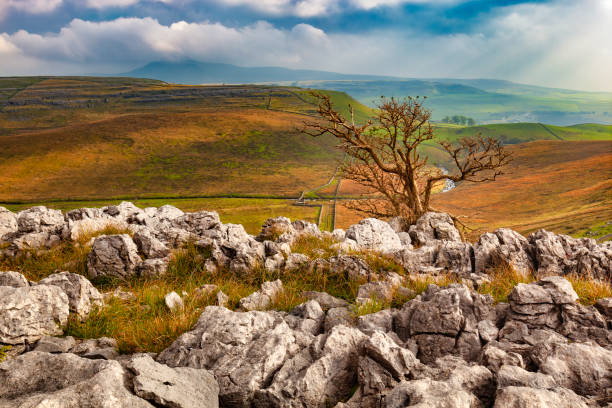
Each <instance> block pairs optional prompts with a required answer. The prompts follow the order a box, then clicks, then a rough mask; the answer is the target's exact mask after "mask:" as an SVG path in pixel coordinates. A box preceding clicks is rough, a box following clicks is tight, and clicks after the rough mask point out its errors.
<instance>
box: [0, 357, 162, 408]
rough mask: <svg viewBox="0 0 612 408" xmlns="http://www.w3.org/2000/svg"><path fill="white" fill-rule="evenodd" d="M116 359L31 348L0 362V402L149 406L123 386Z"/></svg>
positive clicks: (10, 406) (13, 406) (65, 407)
mask: <svg viewBox="0 0 612 408" xmlns="http://www.w3.org/2000/svg"><path fill="white" fill-rule="evenodd" d="M125 383H126V373H125V371H124V369H123V368H122V367H121V365H120V364H119V363H118V362H116V361H107V360H90V359H86V358H81V357H79V356H77V355H75V354H72V353H62V354H49V353H44V352H39V351H32V352H29V353H25V354H22V355H20V356H18V357H16V358H14V359H11V360H8V361H5V362H3V363H0V406H2V407H7V408H17V407H20V408H35V407H62V408H80V407H111V406H112V407H117V408H152V407H153V405H151V404H149V403H148V402H147V401H145V400H143V399H141V398H138V397H137V396H135V395H134V394H132V393H131V392H130V391H129V390H128V389H127V388H126V385H125Z"/></svg>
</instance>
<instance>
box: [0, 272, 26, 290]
mask: <svg viewBox="0 0 612 408" xmlns="http://www.w3.org/2000/svg"><path fill="white" fill-rule="evenodd" d="M0 286H12V287H14V288H22V287H25V286H29V283H28V280H27V279H26V278H25V276H23V275H22V274H20V273H19V272H13V271H8V272H0Z"/></svg>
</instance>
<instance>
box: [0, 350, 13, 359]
mask: <svg viewBox="0 0 612 408" xmlns="http://www.w3.org/2000/svg"><path fill="white" fill-rule="evenodd" d="M11 348H12V347H11V346H0V363H1V362H3V361H4V359H5V358H6V354H7V353H8V352H9V351H10V349H11Z"/></svg>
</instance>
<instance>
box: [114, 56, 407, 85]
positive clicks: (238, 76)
mask: <svg viewBox="0 0 612 408" xmlns="http://www.w3.org/2000/svg"><path fill="white" fill-rule="evenodd" d="M120 76H128V77H138V78H150V79H159V80H162V81H166V82H173V83H179V84H212V83H225V84H246V83H256V82H276V83H278V82H292V81H338V80H353V81H367V80H385V79H386V80H396V79H400V78H397V77H390V76H379V75H351V74H339V73H337V72H328V71H314V70H307V69H289V68H281V67H240V66H237V65H231V64H221V63H216V62H200V61H194V60H185V61H178V62H172V61H154V62H150V63H148V64H147V65H145V66H143V67H140V68H137V69H134V70H132V71H129V72H126V73H123V74H120Z"/></svg>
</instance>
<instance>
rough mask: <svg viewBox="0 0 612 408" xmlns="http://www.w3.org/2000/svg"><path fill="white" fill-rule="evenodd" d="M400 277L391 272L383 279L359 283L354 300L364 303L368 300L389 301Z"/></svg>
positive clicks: (399, 281) (398, 283)
mask: <svg viewBox="0 0 612 408" xmlns="http://www.w3.org/2000/svg"><path fill="white" fill-rule="evenodd" d="M402 280H403V279H402V277H401V276H400V275H398V274H396V273H391V274H389V275H388V276H386V277H385V279H384V280H380V281H376V282H368V283H364V284H363V285H360V286H359V288H358V289H357V297H356V298H355V302H356V303H358V304H365V303H368V302H370V301H382V302H390V301H391V300H393V295H394V293H395V291H396V290H397V288H399V286H400V285H401V284H402Z"/></svg>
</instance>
